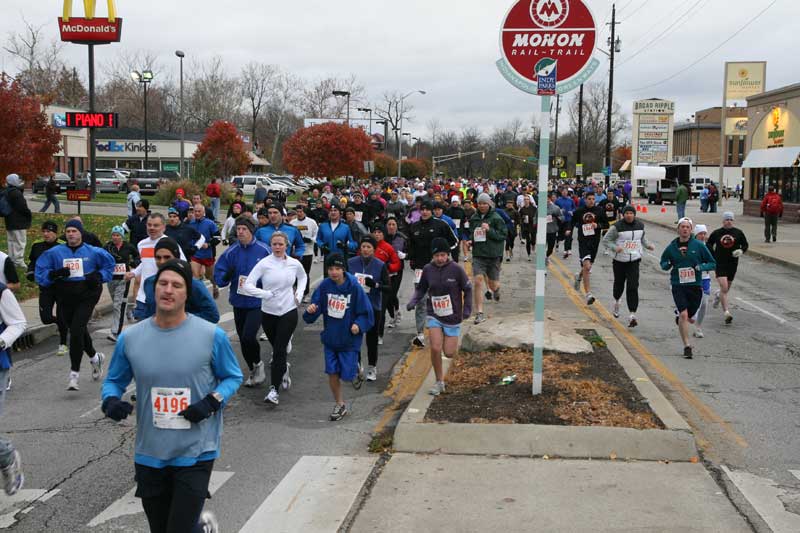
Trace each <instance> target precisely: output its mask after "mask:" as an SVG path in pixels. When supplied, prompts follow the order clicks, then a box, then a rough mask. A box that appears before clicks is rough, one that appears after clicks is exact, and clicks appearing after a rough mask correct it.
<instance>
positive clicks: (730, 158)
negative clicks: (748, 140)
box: [728, 135, 733, 165]
mask: <svg viewBox="0 0 800 533" xmlns="http://www.w3.org/2000/svg"><path fill="white" fill-rule="evenodd" d="M732 164H733V137H732V136H730V135H729V136H728V165H732Z"/></svg>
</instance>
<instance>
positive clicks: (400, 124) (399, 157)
mask: <svg viewBox="0 0 800 533" xmlns="http://www.w3.org/2000/svg"><path fill="white" fill-rule="evenodd" d="M415 93H419V94H423V95H424V94H428V93H427V92H426V91H423V90H422V89H417V90H416V91H411V92H410V93H408V94H407V95H405V96H403V97H402V98H400V101H399V102H398V104H399V107H400V116H399V117H398V120H397V131H399V132H400V135H399V136H398V137H397V139H398V143H397V178H398V179H400V176H401V175H402V170H403V106H404V104H405V101H406V98H408V97H409V96H411V95H412V94H415Z"/></svg>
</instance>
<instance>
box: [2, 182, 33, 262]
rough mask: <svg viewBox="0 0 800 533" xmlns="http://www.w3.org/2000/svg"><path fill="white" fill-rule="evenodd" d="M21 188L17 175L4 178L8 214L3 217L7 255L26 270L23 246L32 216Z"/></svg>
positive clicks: (22, 185)
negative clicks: (6, 239) (6, 236)
mask: <svg viewBox="0 0 800 533" xmlns="http://www.w3.org/2000/svg"><path fill="white" fill-rule="evenodd" d="M23 187H25V184H24V183H23V181H22V178H20V177H19V176H18V175H17V174H9V175H8V176H6V189H5V191H4V194H5V196H6V201H7V202H8V207H9V208H10V212H9V213H8V214H7V215H4V217H5V220H6V233H7V234H8V255H9V257H11V261H13V262H14V264H15V265H17V266H18V267H21V268H26V265H25V244H26V242H27V235H28V228H30V227H31V220H32V219H33V215H31V210H30V209H29V208H28V202H26V201H25V196H23V194H22V190H23Z"/></svg>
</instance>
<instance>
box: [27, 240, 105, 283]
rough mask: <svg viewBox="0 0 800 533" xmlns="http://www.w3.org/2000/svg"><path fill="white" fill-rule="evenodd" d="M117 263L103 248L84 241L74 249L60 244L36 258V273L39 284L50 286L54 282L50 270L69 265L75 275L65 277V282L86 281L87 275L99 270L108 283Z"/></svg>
mask: <svg viewBox="0 0 800 533" xmlns="http://www.w3.org/2000/svg"><path fill="white" fill-rule="evenodd" d="M115 265H116V262H115V261H114V257H113V256H112V255H111V254H110V253H108V252H106V251H105V250H103V249H102V248H98V247H96V246H91V245H89V244H85V243H83V244H81V245H80V246H78V247H77V248H75V249H74V250H73V249H72V248H70V247H69V246H67V245H66V244H59V245H58V246H54V247H53V248H50V249H49V250H47V251H46V252H45V253H43V254H42V255H41V256H40V257H39V259H37V260H36V270H35V274H34V275H35V277H36V283H38V284H39V286H41V287H49V286H51V285H52V284H53V281H52V280H51V279H50V276H49V274H50V272H52V271H53V270H58V269H61V268H64V267H67V268H69V269H70V270H71V271H72V273H73V274H74V275H71V276H70V277H68V278H64V280H63V281H64V282H67V283H75V282H78V281H85V280H86V276H87V275H89V274H91V273H93V272H97V273H98V274H100V277H101V279H102V282H103V283H108V282H109V281H111V279H112V278H113V277H114V266H115Z"/></svg>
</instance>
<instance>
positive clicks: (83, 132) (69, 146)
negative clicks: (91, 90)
mask: <svg viewBox="0 0 800 533" xmlns="http://www.w3.org/2000/svg"><path fill="white" fill-rule="evenodd" d="M69 111H82V110H81V109H73V108H69V107H62V106H48V107H46V108H45V110H44V112H45V115H47V120H48V121H49V122H50V125H51V126H53V127H54V128H56V129H57V130H58V131H59V133H61V147H60V148H61V149H60V150H59V151H58V153H56V154H55V155H54V156H53V158H54V159H55V161H54V162H55V171H56V172H63V173H64V174H68V175H69V176H70V177H72V178H76V177H78V176H80V175H81V173H82V172H83V171H84V170H87V169H88V168H89V130H87V129H86V128H67V127H66V125H67V119H66V113H67V112H69Z"/></svg>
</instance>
